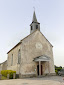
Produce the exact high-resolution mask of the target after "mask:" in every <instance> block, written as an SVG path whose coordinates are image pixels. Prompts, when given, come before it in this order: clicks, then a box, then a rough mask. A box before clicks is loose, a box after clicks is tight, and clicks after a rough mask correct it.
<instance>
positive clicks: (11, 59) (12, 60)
mask: <svg viewBox="0 0 64 85" xmlns="http://www.w3.org/2000/svg"><path fill="white" fill-rule="evenodd" d="M12 65H13V54H12V56H11V66H12Z"/></svg>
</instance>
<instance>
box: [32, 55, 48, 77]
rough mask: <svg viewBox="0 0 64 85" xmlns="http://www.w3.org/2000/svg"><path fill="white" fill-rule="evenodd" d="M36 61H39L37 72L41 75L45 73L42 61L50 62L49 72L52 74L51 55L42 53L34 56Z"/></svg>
mask: <svg viewBox="0 0 64 85" xmlns="http://www.w3.org/2000/svg"><path fill="white" fill-rule="evenodd" d="M34 61H35V62H38V65H37V74H38V75H39V76H41V75H43V66H42V62H48V69H49V74H50V67H49V61H50V57H48V56H46V55H42V56H39V57H36V58H34Z"/></svg>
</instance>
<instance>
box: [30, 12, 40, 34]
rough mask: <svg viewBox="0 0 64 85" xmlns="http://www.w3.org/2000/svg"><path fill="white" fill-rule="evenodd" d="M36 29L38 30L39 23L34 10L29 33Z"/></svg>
mask: <svg viewBox="0 0 64 85" xmlns="http://www.w3.org/2000/svg"><path fill="white" fill-rule="evenodd" d="M36 30H40V23H39V22H38V21H37V18H36V14H35V11H34V13H33V20H32V23H31V24H30V34H31V33H33V32H34V31H36Z"/></svg>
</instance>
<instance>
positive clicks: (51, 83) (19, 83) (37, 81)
mask: <svg viewBox="0 0 64 85" xmlns="http://www.w3.org/2000/svg"><path fill="white" fill-rule="evenodd" d="M63 79H64V77H61V76H49V77H42V78H26V79H13V80H12V79H11V80H0V85H64V80H63Z"/></svg>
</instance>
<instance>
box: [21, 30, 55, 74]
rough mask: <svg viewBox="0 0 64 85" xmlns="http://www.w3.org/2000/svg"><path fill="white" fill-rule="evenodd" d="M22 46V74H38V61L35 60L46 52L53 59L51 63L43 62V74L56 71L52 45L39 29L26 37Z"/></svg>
mask: <svg viewBox="0 0 64 85" xmlns="http://www.w3.org/2000/svg"><path fill="white" fill-rule="evenodd" d="M21 46H22V47H21V52H22V54H21V70H20V72H21V75H25V74H26V75H27V74H32V73H33V74H36V75H37V63H36V62H34V61H33V60H34V58H36V57H38V56H40V55H44V54H45V55H47V56H49V57H50V58H51V59H50V61H49V63H47V62H46V63H44V64H43V74H45V73H49V72H50V73H55V70H54V60H53V52H52V45H51V44H50V43H49V41H48V40H47V39H45V37H44V36H43V35H42V34H41V33H40V32H39V31H38V30H37V31H36V32H34V33H33V34H31V35H30V36H29V37H27V38H26V39H24V40H23V41H22V45H21ZM35 69H36V72H35ZM46 70H47V72H46Z"/></svg>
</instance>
